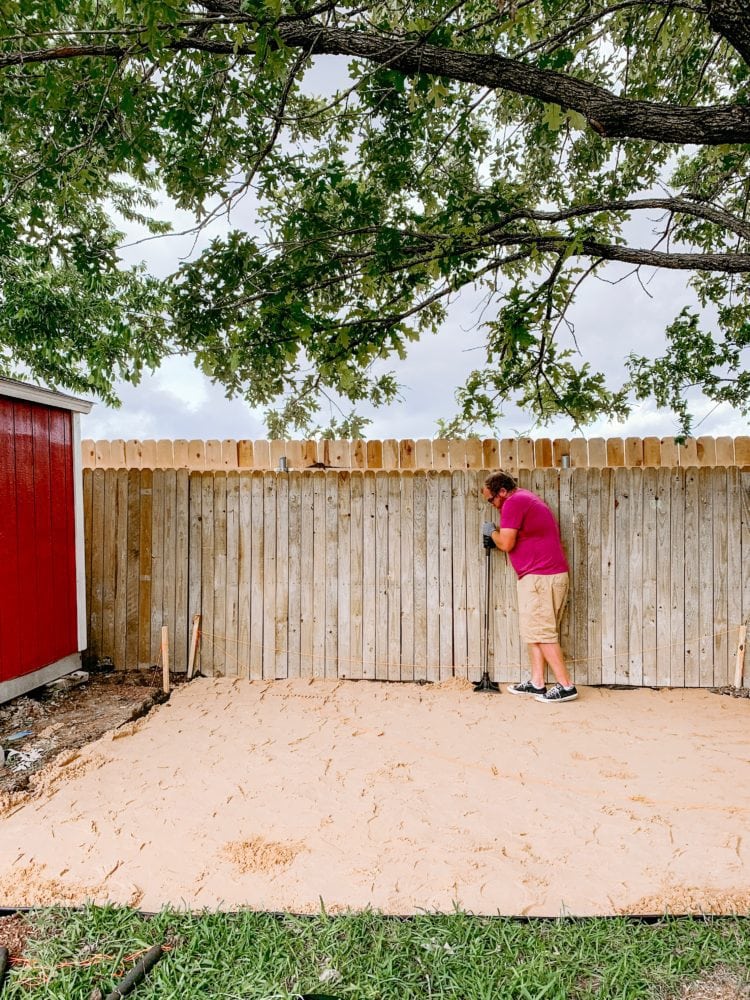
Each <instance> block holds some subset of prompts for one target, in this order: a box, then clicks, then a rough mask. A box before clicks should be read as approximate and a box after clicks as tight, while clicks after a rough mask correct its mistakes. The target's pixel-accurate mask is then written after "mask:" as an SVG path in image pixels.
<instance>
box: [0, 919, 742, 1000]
mask: <svg viewBox="0 0 750 1000" xmlns="http://www.w3.org/2000/svg"><path fill="white" fill-rule="evenodd" d="M30 919H31V920H32V922H33V924H34V926H35V934H36V935H37V936H36V938H35V940H33V941H32V942H31V943H30V945H29V947H28V949H27V953H26V958H27V959H29V960H30V964H29V965H26V966H15V967H14V968H13V970H12V973H11V975H10V979H9V982H8V984H7V985H6V989H5V991H4V993H3V1000H21V998H23V1000H34V998H42V997H44V998H54V1000H68V998H69V1000H86V998H88V996H89V994H90V992H91V990H92V989H93V988H94V987H95V986H99V987H100V988H101V989H102V992H103V993H104V994H105V995H106V993H108V992H109V991H110V990H111V989H112V987H113V986H114V984H115V982H116V981H117V979H118V978H119V977H120V976H121V975H122V974H123V973H124V972H125V971H127V969H128V968H130V965H131V964H132V963H128V962H124V961H123V959H124V958H126V957H127V956H130V955H132V954H133V953H134V952H136V951H138V950H141V949H145V948H147V947H149V946H151V945H152V944H155V943H157V942H164V941H166V942H168V943H169V944H170V945H171V946H172V948H171V950H170V951H169V952H168V953H167V954H166V955H165V957H164V958H162V960H161V961H160V962H159V964H158V965H157V966H156V967H155V968H154V970H153V971H152V973H151V974H150V976H149V978H148V980H147V981H146V982H144V983H141V985H139V986H138V987H137V988H136V989H135V991H134V992H133V994H132V996H133V997H134V1000H157V998H158V1000H172V998H174V1000H177V998H180V1000H187V998H193V997H200V998H214V997H215V998H224V1000H295V998H297V997H298V996H299V995H300V994H302V993H317V994H326V995H328V996H335V997H337V998H339V997H340V998H355V997H356V998H358V1000H432V998H441V1000H505V998H507V1000H542V998H544V1000H563V998H564V1000H586V998H594V997H596V998H607V1000H610V998H612V1000H615V998H623V1000H624V998H630V997H632V998H638V1000H643V998H648V997H654V998H656V997H658V998H663V997H668V996H670V995H674V994H675V993H676V992H677V991H678V989H679V986H680V984H681V983H684V982H690V981H693V980H696V979H698V978H699V977H701V976H705V975H710V974H711V972H712V971H713V970H716V969H718V968H721V967H723V968H724V969H725V970H726V969H729V970H731V971H732V973H733V974H735V975H736V976H737V977H738V981H742V982H746V981H747V976H748V972H747V970H748V969H749V968H750V921H749V920H748V919H747V918H728V917H727V918H722V917H717V918H706V919H702V920H681V919H677V918H665V919H664V920H661V921H659V922H658V923H655V924H646V923H638V922H634V921H628V920H626V919H624V918H622V919H621V918H616V919H589V920H568V919H561V920H549V921H531V922H528V923H523V922H520V921H514V920H512V919H506V918H502V917H496V918H492V919H489V918H480V917H472V916H468V915H465V914H461V913H455V914H451V915H447V916H436V915H424V916H417V917H413V918H410V919H408V920H398V919H395V918H389V917H384V916H381V915H378V914H375V913H362V914H353V915H348V916H335V917H334V916H327V915H326V914H325V913H321V914H319V915H318V916H316V917H311V918H305V917H293V916H282V917H279V916H274V915H271V914H263V913H249V912H247V913H239V914H217V913H205V914H197V915H191V914H186V913H181V912H175V911H164V912H162V913H159V914H158V915H156V916H154V917H150V918H148V917H144V916H141V915H139V914H138V913H135V912H133V911H131V910H127V909H118V908H114V907H104V908H102V907H91V908H88V909H86V910H83V911H81V912H67V911H64V910H45V911H38V912H37V913H35V914H34V915H33V916H32V917H31V918H30ZM100 955H104V956H110V957H108V958H107V959H106V960H104V961H97V962H96V964H92V965H88V966H86V965H81V964H79V963H82V962H86V961H91V960H92V958H94V957H95V956H100ZM65 963H71V964H65ZM321 977H322V979H321Z"/></svg>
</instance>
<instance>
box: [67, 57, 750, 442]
mask: <svg viewBox="0 0 750 1000" xmlns="http://www.w3.org/2000/svg"><path fill="white" fill-rule="evenodd" d="M341 71H342V63H341V62H340V61H337V60H336V59H335V57H323V58H318V59H316V65H315V67H314V72H313V73H311V74H309V75H308V76H307V77H306V82H305V88H306V89H308V90H310V91H312V90H313V89H315V90H316V91H318V92H327V93H329V94H331V93H333V92H334V91H335V89H336V87H337V86H338V85H340V84H341V76H340V74H341ZM255 208H256V205H255V204H254V202H253V200H252V198H251V197H247V198H245V200H244V201H243V202H242V203H241V205H240V206H239V208H238V209H237V210H236V211H235V213H234V215H233V217H232V219H231V224H232V226H234V227H240V228H245V229H248V230H251V231H252V229H253V228H254V224H255ZM161 214H162V217H167V218H169V219H170V220H171V221H172V224H173V228H174V230H175V232H176V233H179V232H180V231H182V230H184V229H189V228H190V226H191V225H192V224H193V220H192V218H191V217H190V216H188V215H187V214H186V213H183V212H179V211H177V210H174V209H173V208H171V207H169V206H167V205H166V204H165V205H164V210H163V212H162V213H161ZM123 228H124V229H126V230H127V236H126V240H125V243H126V244H130V245H126V246H125V248H124V249H123V252H122V255H123V259H124V261H125V262H126V263H137V262H139V261H141V260H145V261H146V262H147V264H148V267H149V269H150V270H151V271H152V273H154V274H157V275H162V276H165V275H167V274H169V273H171V272H173V271H174V270H175V269H176V268H177V267H178V266H179V264H180V262H181V260H183V259H185V258H186V257H188V256H195V255H196V254H198V253H199V252H200V250H201V248H202V247H204V246H206V245H207V243H208V241H209V240H210V239H211V238H213V237H215V236H217V235H221V233H222V232H226V231H227V229H228V228H229V227H228V226H227V223H226V220H220V221H218V222H216V223H214V224H213V226H212V227H211V228H210V229H208V230H207V231H205V232H202V233H201V234H199V236H198V238H197V240H195V238H194V237H193V236H178V235H173V236H169V237H167V238H162V239H158V240H153V241H147V242H136V243H135V245H133V242H134V241H137V240H138V239H139V237H142V236H143V235H144V234H143V232H139V231H138V230H136V229H134V228H132V227H127V226H125V225H123ZM650 228H651V224H649V223H648V222H646V221H645V220H644V224H642V232H641V233H640V234H639V235H640V237H641V239H640V240H639V242H640V243H642V245H649V244H650V243H651V242H652V239H651V238H650V237H651V234H650V231H649V230H650ZM628 270H630V269H629V268H627V267H626V266H625V265H609V267H608V269H607V271H606V275H607V277H608V278H609V279H610V281H612V280H614V279H616V278H618V277H621V276H622V275H624V274H625V273H626V271H628ZM641 279H642V280H643V281H644V282H645V283H646V288H647V289H648V291H646V290H644V287H642V286H641V284H640V283H639V282H638V280H637V278H635V277H631V278H629V279H627V280H625V281H622V282H621V283H619V284H610V283H607V282H605V281H600V280H596V279H594V280H590V281H587V282H585V283H584V286H583V287H582V289H581V291H580V293H579V297H578V301H577V303H576V305H575V307H574V309H573V310H572V312H571V314H570V318H572V320H573V321H574V323H575V330H576V337H577V340H578V344H579V346H580V348H581V352H582V354H583V356H584V358H585V359H586V360H588V361H589V362H590V364H591V367H592V369H594V370H597V371H598V370H601V371H604V372H605V373H606V374H607V375H608V376H609V377H611V384H612V387H618V388H619V385H620V384H621V382H622V381H623V379H624V368H623V362H624V358H625V357H626V355H627V354H628V353H629V352H630V351H635V352H637V353H643V354H646V355H649V354H652V353H653V352H656V351H658V350H659V349H660V345H663V344H664V329H665V327H666V325H667V324H668V323H670V322H671V321H672V320H673V319H674V318H675V317H676V316H677V315H678V313H679V311H680V309H681V308H682V306H683V305H685V304H686V303H687V302H689V301H693V299H692V296H689V295H688V293H687V291H686V275H685V274H680V273H679V272H666V271H661V272H655V273H654V274H653V275H651V276H649V275H648V274H647V273H645V272H642V273H641ZM479 315H480V314H479V311H478V297H477V295H476V294H475V293H473V292H472V291H468V292H463V293H462V294H461V295H460V296H459V298H458V299H457V301H456V302H454V303H453V304H452V306H451V307H450V312H449V316H448V319H447V321H446V322H445V324H444V327H443V329H442V330H441V331H440V333H439V334H438V335H435V336H429V337H427V338H426V339H424V340H422V341H421V342H420V343H418V344H415V345H413V346H412V347H411V348H410V350H409V355H408V357H407V359H406V360H405V361H404V362H399V361H398V359H397V358H396V359H394V360H393V361H391V362H388V363H386V364H385V365H384V369H385V370H393V371H394V372H395V373H396V377H397V380H398V381H399V383H400V384H401V385H402V390H401V399H400V400H399V401H398V402H397V403H395V404H393V405H392V406H389V407H387V408H383V409H381V410H377V411H372V410H367V409H363V411H362V412H364V413H365V414H366V415H367V416H369V417H371V418H372V423H371V424H370V425H369V426H368V428H367V431H366V436H367V437H369V438H374V439H378V438H379V439H385V438H412V439H416V438H421V437H428V438H430V437H435V436H436V435H437V421H438V419H439V418H441V417H442V418H450V417H452V416H453V415H454V413H455V409H456V406H455V400H454V392H455V390H456V388H457V387H458V386H459V385H460V384H461V383H462V382H463V380H464V379H465V378H466V376H467V375H468V374H469V372H470V371H472V370H473V369H474V368H476V367H479V366H481V364H482V360H483V353H482V351H481V349H480V348H481V344H482V340H483V337H482V333H481V330H479V329H477V321H478V319H479ZM118 395H119V396H120V398H121V400H122V406H121V407H120V409H117V410H115V409H111V408H109V407H107V406H105V405H104V404H103V403H97V404H96V405H95V406H94V408H93V409H92V411H91V413H90V414H89V415H88V416H84V417H83V420H82V431H83V435H84V437H90V438H124V439H129V438H137V439H147V438H186V439H188V440H190V439H194V438H195V439H209V438H218V439H224V438H250V439H258V438H264V437H266V436H267V435H266V432H265V428H264V423H263V413H262V411H260V410H253V409H251V408H250V407H249V406H247V404H245V403H243V402H242V401H240V400H236V399H235V400H231V401H230V400H227V399H226V398H225V396H224V392H223V390H222V388H221V387H220V386H216V385H213V384H212V383H211V382H210V381H209V380H208V379H207V378H205V376H203V375H202V374H201V373H200V372H198V371H197V370H196V369H195V367H194V366H193V365H192V363H191V361H190V359H188V358H173V359H170V360H169V361H168V362H166V363H165V364H164V365H163V367H162V368H161V369H160V370H159V371H158V372H156V373H155V374H154V375H150V376H146V377H144V379H143V380H142V382H141V384H140V385H139V386H137V387H134V386H130V385H128V384H120V385H119V387H118ZM693 413H694V415H695V418H696V419H695V434H696V435H700V434H710V435H716V436H719V435H733V436H734V435H739V434H746V433H747V432H748V427H747V420H746V419H745V418H743V417H741V416H740V415H739V414H738V413H737V412H736V411H733V410H731V409H730V408H728V407H725V406H721V407H716V406H715V404H712V403H707V402H706V401H705V400H700V399H697V400H696V401H695V404H694V406H693ZM320 418H321V423H325V422H327V414H326V413H324V412H321V414H320ZM478 430H479V431H480V433H481V429H478ZM676 430H677V425H676V421H675V419H674V417H673V416H672V415H671V414H670V413H668V412H658V411H656V409H655V407H653V406H652V405H645V406H641V407H639V408H638V409H636V410H634V412H633V414H632V415H631V417H630V419H628V420H627V421H626V422H624V423H621V424H614V423H608V422H604V421H599V422H597V423H595V424H592V425H591V426H590V427H589V428H588V429H587V430H586V432H585V433H586V435H587V436H588V437H595V436H604V437H610V436H619V435H623V436H625V435H633V436H647V435H656V436H658V437H665V436H669V435H672V434H674V433H675V432H676ZM573 433H575V430H574V428H573V427H572V426H571V422H570V421H569V420H562V419H561V420H557V421H556V422H555V423H553V424H549V425H547V426H546V427H532V426H531V424H530V418H529V417H528V416H527V415H525V414H523V413H521V412H519V411H518V410H517V409H515V408H512V407H510V408H508V410H507V411H506V414H505V419H504V420H503V422H502V427H501V434H500V436H501V437H512V436H515V435H526V434H531V435H532V436H537V437H567V436H570V435H571V434H573Z"/></svg>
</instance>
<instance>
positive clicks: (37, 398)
mask: <svg viewBox="0 0 750 1000" xmlns="http://www.w3.org/2000/svg"><path fill="white" fill-rule="evenodd" d="M0 396H10V397H11V398H13V399H25V400H27V401H28V402H30V403H41V404H42V405H43V406H56V407H57V408H58V409H60V410H75V411H76V412H77V413H90V412H91V407H92V406H93V405H94V404H93V403H90V402H89V401H88V400H87V399H78V398H77V397H76V396H66V395H65V393H62V392H53V390H52V389H42V388H41V386H38V385H27V383H26V382H17V381H16V380H15V379H11V378H0Z"/></svg>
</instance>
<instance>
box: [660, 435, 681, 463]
mask: <svg viewBox="0 0 750 1000" xmlns="http://www.w3.org/2000/svg"><path fill="white" fill-rule="evenodd" d="M661 464H662V465H663V466H664V467H665V468H667V469H673V468H675V467H676V466H679V465H680V451H679V445H678V444H677V442H676V441H675V439H674V438H673V437H663V438H662V439H661Z"/></svg>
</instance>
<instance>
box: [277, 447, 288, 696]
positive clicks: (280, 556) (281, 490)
mask: <svg viewBox="0 0 750 1000" xmlns="http://www.w3.org/2000/svg"><path fill="white" fill-rule="evenodd" d="M277 464H278V463H277ZM275 487H276V559H275V564H276V596H275V608H274V643H273V644H274V650H275V656H274V674H273V676H274V677H275V678H276V679H277V680H284V679H286V678H287V677H288V676H289V625H290V623H289V587H290V582H291V581H290V578H289V569H290V567H289V562H290V560H289V473H286V472H279V473H277V475H276V479H275Z"/></svg>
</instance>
